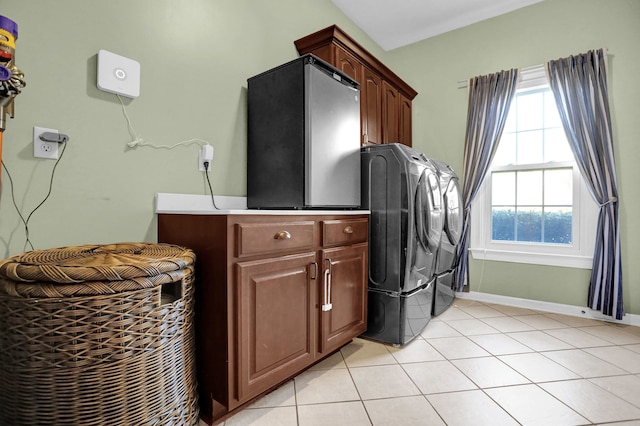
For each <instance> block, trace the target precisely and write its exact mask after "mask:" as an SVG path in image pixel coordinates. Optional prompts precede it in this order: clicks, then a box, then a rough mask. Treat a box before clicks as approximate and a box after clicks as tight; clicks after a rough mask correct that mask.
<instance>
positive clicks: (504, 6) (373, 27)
mask: <svg viewBox="0 0 640 426" xmlns="http://www.w3.org/2000/svg"><path fill="white" fill-rule="evenodd" d="M331 1H332V2H333V4H335V5H336V6H337V7H338V8H339V9H340V10H342V12H343V13H344V14H345V15H347V17H349V19H351V20H352V21H353V22H354V23H355V24H356V25H357V26H358V27H360V28H361V29H362V30H363V31H364V32H365V33H367V35H369V37H371V38H372V39H373V41H375V42H376V43H378V45H379V46H380V47H381V48H382V49H384V50H392V49H396V48H398V47H402V46H406V45H408V44H411V43H415V42H417V41H421V40H425V39H427V38H429V37H433V36H437V35H439V34H443V33H446V32H447V31H451V30H455V29H457V28H462V27H465V26H467V25H471V24H474V23H476V22H480V21H484V20H485V19H489V18H493V17H495V16H498V15H502V14H504V13H508V12H512V11H514V10H516V9H520V8H522V7H526V6H530V5H532V4H534V3H538V2H541V1H543V0H331Z"/></svg>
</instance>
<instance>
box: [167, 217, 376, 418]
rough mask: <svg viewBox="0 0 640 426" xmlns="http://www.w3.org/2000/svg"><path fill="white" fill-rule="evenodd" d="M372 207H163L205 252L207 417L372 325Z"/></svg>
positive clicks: (199, 341)
mask: <svg viewBox="0 0 640 426" xmlns="http://www.w3.org/2000/svg"><path fill="white" fill-rule="evenodd" d="M367 236H368V215H366V214H314V215H309V214H287V215H277V214H264V215H263V214H246V215H245V214H238V215H188V214H159V215H158V242H167V243H173V244H180V245H183V246H186V247H190V248H191V249H193V250H194V252H195V253H196V257H197V258H196V282H195V288H196V318H195V328H196V362H197V371H198V388H199V396H200V411H201V417H202V418H203V419H204V420H205V421H206V422H208V423H209V424H213V423H217V422H218V421H221V420H223V419H224V418H226V417H228V416H229V415H230V414H232V413H233V412H234V411H236V410H238V409H240V408H242V406H244V405H246V404H248V403H249V402H251V401H253V400H254V399H255V398H257V397H258V396H260V395H262V394H264V393H266V392H267V391H269V390H271V389H273V388H274V387H276V386H278V385H279V384H281V383H283V382H284V381H286V380H288V379H290V378H291V377H293V376H295V375H297V374H298V373H300V372H301V371H303V370H304V369H306V368H308V367H309V366H311V365H313V364H314V363H316V362H318V361H319V360H321V359H323V358H325V357H326V356H328V355H330V354H331V353H333V352H335V351H336V350H338V349H339V348H340V347H341V346H343V345H345V344H346V343H348V342H349V341H350V340H351V339H353V338H354V337H356V336H358V335H360V334H361V333H363V332H364V331H365V330H366V323H367V303H366V301H367V269H368V268H367V253H368V245H367Z"/></svg>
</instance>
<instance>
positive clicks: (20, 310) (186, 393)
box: [0, 243, 198, 426]
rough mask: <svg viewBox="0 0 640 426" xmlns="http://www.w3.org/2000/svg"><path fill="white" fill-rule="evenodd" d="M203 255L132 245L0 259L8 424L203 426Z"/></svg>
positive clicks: (1, 358)
mask: <svg viewBox="0 0 640 426" xmlns="http://www.w3.org/2000/svg"><path fill="white" fill-rule="evenodd" d="M194 262H195V255H194V253H193V252H192V251H191V250H189V249H185V248H183V247H179V246H174V245H168V244H145V243H127V244H113V245H87V246H80V247H62V248H59V249H51V250H37V251H31V252H27V253H24V254H21V255H18V256H14V257H11V258H8V259H5V260H4V261H1V262H0V425H7V426H8V425H11V426H18V425H29V426H33V425H73V426H80V425H81V426H89V425H108V426H114V425H132V426H141V425H175V426H178V425H179V426H183V425H197V424H198V401H197V392H196V379H195V348H194V330H193V276H194Z"/></svg>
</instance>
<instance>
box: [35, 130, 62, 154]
mask: <svg viewBox="0 0 640 426" xmlns="http://www.w3.org/2000/svg"><path fill="white" fill-rule="evenodd" d="M45 132H51V133H58V131H57V130H55V129H47V128H45V127H34V128H33V156H34V157H35V158H48V159H49V160H57V159H58V143H57V142H45V141H43V140H41V139H40V135H41V134H43V133H45Z"/></svg>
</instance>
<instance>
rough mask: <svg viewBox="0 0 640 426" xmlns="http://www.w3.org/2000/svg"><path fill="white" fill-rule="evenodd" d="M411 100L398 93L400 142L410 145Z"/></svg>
mask: <svg viewBox="0 0 640 426" xmlns="http://www.w3.org/2000/svg"><path fill="white" fill-rule="evenodd" d="M411 133H412V129H411V100H410V99H409V98H407V97H406V96H403V95H402V94H400V143H402V144H404V145H407V146H411V144H412V140H411Z"/></svg>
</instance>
